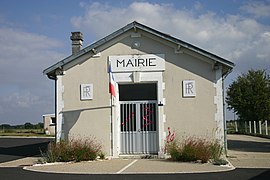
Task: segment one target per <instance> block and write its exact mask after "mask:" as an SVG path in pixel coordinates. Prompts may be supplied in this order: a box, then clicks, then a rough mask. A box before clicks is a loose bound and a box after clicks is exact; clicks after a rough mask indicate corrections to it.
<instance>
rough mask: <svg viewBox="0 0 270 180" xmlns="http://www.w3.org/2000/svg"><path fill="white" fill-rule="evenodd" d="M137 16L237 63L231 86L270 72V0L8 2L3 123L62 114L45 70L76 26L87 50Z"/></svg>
mask: <svg viewBox="0 0 270 180" xmlns="http://www.w3.org/2000/svg"><path fill="white" fill-rule="evenodd" d="M134 20H136V21H138V22H140V23H143V24H145V25H148V26H150V27H153V28H155V29H157V30H159V31H162V32H164V33H167V34H171V35H172V36H175V37H177V38H179V39H181V40H184V41H186V42H189V43H191V44H193V45H196V46H198V47H200V48H203V49H205V50H207V51H210V52H212V53H214V54H217V55H219V56H221V57H224V58H226V59H228V60H231V61H233V62H234V63H235V64H236V67H235V69H234V71H233V73H231V74H230V75H229V76H228V78H227V80H226V85H228V84H229V83H231V82H232V81H233V79H234V78H235V77H237V76H238V75H239V74H241V73H243V72H246V71H247V70H249V69H251V68H253V69H266V70H267V72H268V73H269V72H270V70H269V67H270V53H269V52H270V51H269V49H270V0H218V1H217V0H204V1H202V0H198V1H191V0H175V1H158V0H156V1H153V0H148V1H146V0H145V1H131V0H122V1H108V0H107V1H106V0H102V1H101V0H100V1H90V0H88V1H87V0H82V1H80V0H57V1H56V0H46V1H45V0H40V1H37V0H24V1H22V0H6V1H0V124H3V123H9V124H22V123H25V122H31V123H37V122H41V120H42V114H46V113H53V112H54V105H53V102H54V99H53V98H54V97H53V96H54V89H53V81H51V80H49V79H48V78H47V77H46V76H44V75H43V74H42V71H43V70H44V69H45V68H47V67H48V66H50V65H52V64H53V63H55V62H57V61H59V60H61V59H62V58H64V57H66V56H68V55H70V53H71V42H70V39H69V37H70V32H71V31H81V32H82V33H83V34H84V47H85V46H87V45H89V44H91V43H92V42H94V41H96V40H99V39H100V38H102V37H104V36H105V35H108V34H109V33H111V32H113V31H114V30H117V29H119V28H121V27H123V26H125V25H126V24H128V23H130V22H132V21H134ZM228 115H229V117H230V118H232V114H231V113H229V114H228Z"/></svg>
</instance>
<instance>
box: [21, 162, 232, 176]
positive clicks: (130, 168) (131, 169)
mask: <svg viewBox="0 0 270 180" xmlns="http://www.w3.org/2000/svg"><path fill="white" fill-rule="evenodd" d="M148 161H149V160H148ZM137 162H139V163H144V162H140V160H134V159H133V160H132V161H128V163H127V164H125V165H124V166H123V167H120V169H118V170H115V171H113V172H110V171H109V170H107V171H106V170H105V171H104V170H100V171H95V170H94V171H92V172H89V171H88V172H86V171H82V169H83V168H85V166H87V165H89V164H91V163H89V164H84V163H82V164H75V163H73V164H72V163H64V164H63V163H61V164H57V165H56V164H51V165H53V167H51V169H50V170H48V169H46V168H45V169H37V168H35V166H26V167H24V168H23V169H24V170H28V171H34V172H43V173H57V174H112V175H113V174H115V175H116V174H190V173H213V172H226V171H231V170H234V169H235V167H234V166H233V165H232V164H231V163H230V162H229V164H228V165H225V166H223V167H224V169H222V166H215V165H212V164H195V163H194V164H193V163H177V162H176V163H175V166H176V167H177V166H178V167H180V168H179V171H178V170H164V171H155V169H150V170H149V171H141V170H140V168H136V166H135V165H136V163H137ZM146 162H147V160H146ZM86 163H87V162H86ZM108 163H110V162H108ZM148 163H149V162H148ZM150 163H153V162H150ZM154 163H157V164H156V165H157V166H161V167H162V169H166V165H167V164H165V163H168V162H165V161H164V162H159V161H157V162H154ZM51 165H44V166H47V167H49V166H51ZM61 165H62V166H66V167H67V166H68V165H71V166H77V167H75V168H74V169H73V170H72V169H70V171H69V172H66V171H65V172H63V171H61V167H60V166H61ZM92 165H95V164H92ZM170 165H172V164H170ZM204 165H205V166H209V170H205V168H208V167H204ZM137 166H138V164H137ZM191 166H192V169H193V170H188V168H187V167H191ZM201 166H203V168H202V167H201ZM39 167H40V166H39ZM59 167H60V168H59ZM78 167H82V168H78ZM140 167H141V166H140ZM163 167H164V168H163ZM69 168H70V167H69ZM88 168H89V167H88ZM148 168H149V167H148ZM220 168H221V169H220ZM57 169H58V170H57ZM76 169H80V170H81V171H76ZM93 169H95V168H93ZM181 169H182V171H181Z"/></svg>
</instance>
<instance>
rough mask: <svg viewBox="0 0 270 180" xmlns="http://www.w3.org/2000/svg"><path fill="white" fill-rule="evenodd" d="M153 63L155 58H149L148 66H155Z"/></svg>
mask: <svg viewBox="0 0 270 180" xmlns="http://www.w3.org/2000/svg"><path fill="white" fill-rule="evenodd" d="M154 61H156V58H149V63H148V64H149V66H157V64H156V63H154Z"/></svg>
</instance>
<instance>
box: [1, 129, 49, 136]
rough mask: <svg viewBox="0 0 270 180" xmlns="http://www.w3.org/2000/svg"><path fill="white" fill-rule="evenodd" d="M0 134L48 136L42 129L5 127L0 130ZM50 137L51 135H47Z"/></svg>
mask: <svg viewBox="0 0 270 180" xmlns="http://www.w3.org/2000/svg"><path fill="white" fill-rule="evenodd" d="M0 136H41V137H48V135H46V134H45V133H44V129H5V130H0ZM49 137H51V136H49Z"/></svg>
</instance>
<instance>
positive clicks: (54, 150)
mask: <svg viewBox="0 0 270 180" xmlns="http://www.w3.org/2000/svg"><path fill="white" fill-rule="evenodd" d="M100 153H102V152H101V145H100V144H98V143H96V142H95V141H94V140H92V139H87V140H82V139H74V140H71V141H60V142H58V143H55V142H51V143H50V144H49V146H48V150H47V152H46V153H41V155H42V157H43V158H44V161H45V162H68V161H75V162H80V161H88V160H95V159H96V158H97V156H98V154H100Z"/></svg>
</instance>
